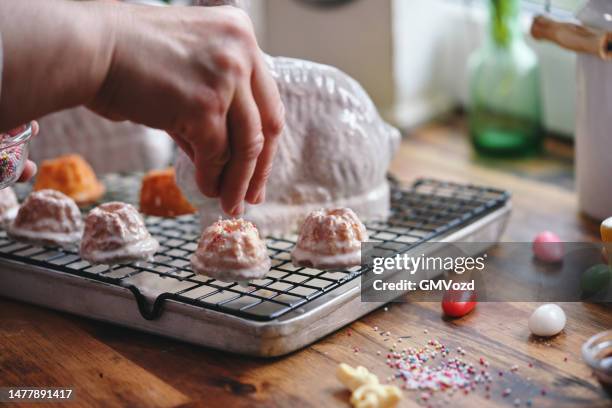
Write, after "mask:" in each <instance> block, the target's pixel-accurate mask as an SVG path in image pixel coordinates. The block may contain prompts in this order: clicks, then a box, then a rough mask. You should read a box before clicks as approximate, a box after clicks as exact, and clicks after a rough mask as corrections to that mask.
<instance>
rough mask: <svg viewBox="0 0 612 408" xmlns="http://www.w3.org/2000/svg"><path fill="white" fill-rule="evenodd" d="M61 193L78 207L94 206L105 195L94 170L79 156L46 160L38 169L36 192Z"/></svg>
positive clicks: (70, 155) (71, 155)
mask: <svg viewBox="0 0 612 408" xmlns="http://www.w3.org/2000/svg"><path fill="white" fill-rule="evenodd" d="M43 189H52V190H57V191H61V192H62V193H64V194H66V195H67V196H68V197H70V198H72V199H73V200H74V201H75V202H76V203H77V204H78V205H87V204H92V203H94V202H96V201H98V200H99V199H100V198H101V197H102V195H103V194H104V185H103V184H102V183H100V181H99V180H98V178H97V177H96V174H95V173H94V171H93V169H92V168H91V166H90V165H89V163H87V162H86V161H85V159H83V158H82V157H81V156H79V155H78V154H69V155H66V156H61V157H58V158H56V159H53V160H44V161H43V162H42V164H41V165H40V168H39V169H38V174H37V176H36V182H35V184H34V190H35V191H38V190H43Z"/></svg>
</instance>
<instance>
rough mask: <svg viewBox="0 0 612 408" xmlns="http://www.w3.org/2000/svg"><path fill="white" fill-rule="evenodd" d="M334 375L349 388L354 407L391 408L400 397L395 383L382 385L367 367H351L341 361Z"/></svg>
mask: <svg viewBox="0 0 612 408" xmlns="http://www.w3.org/2000/svg"><path fill="white" fill-rule="evenodd" d="M336 377H338V379H339V380H340V382H341V383H342V384H344V385H345V386H346V387H347V388H348V389H349V390H351V392H352V395H351V400H350V402H351V405H352V406H353V407H355V408H392V407H395V406H396V405H397V403H398V402H399V401H400V400H401V399H402V392H401V391H400V389H399V388H397V387H396V386H395V385H383V384H380V382H379V381H378V377H377V376H376V375H374V374H372V373H371V372H369V371H368V369H367V368H365V367H362V366H358V367H357V368H353V367H351V366H350V365H348V364H345V363H341V364H340V365H338V369H337V370H336Z"/></svg>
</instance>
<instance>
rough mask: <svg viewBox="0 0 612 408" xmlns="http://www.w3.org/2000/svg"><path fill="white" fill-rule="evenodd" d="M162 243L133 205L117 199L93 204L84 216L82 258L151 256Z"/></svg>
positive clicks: (112, 260) (118, 260)
mask: <svg viewBox="0 0 612 408" xmlns="http://www.w3.org/2000/svg"><path fill="white" fill-rule="evenodd" d="M158 248H159V243H158V242H157V240H156V239H155V238H153V237H152V236H151V234H150V233H149V231H148V230H147V227H146V225H145V223H144V220H143V219H142V216H141V215H140V213H139V212H138V210H136V208H134V206H132V205H130V204H126V203H121V202H117V201H113V202H109V203H104V204H101V205H99V206H98V207H96V208H94V209H93V210H91V211H90V212H89V214H87V217H86V218H85V231H84V232H83V239H82V240H81V258H83V259H85V260H86V261H88V262H91V263H93V264H107V265H112V264H117V263H126V262H133V261H141V260H149V259H150V258H152V257H153V255H154V254H155V252H157V249H158Z"/></svg>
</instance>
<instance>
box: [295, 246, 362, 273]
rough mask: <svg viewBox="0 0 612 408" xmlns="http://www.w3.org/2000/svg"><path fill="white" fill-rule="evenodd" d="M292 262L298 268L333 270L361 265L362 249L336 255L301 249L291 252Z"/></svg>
mask: <svg viewBox="0 0 612 408" xmlns="http://www.w3.org/2000/svg"><path fill="white" fill-rule="evenodd" d="M291 262H293V264H294V265H298V266H312V267H313V268H317V269H331V268H340V267H346V266H355V265H359V264H361V249H359V250H357V251H353V252H347V253H342V254H336V255H321V254H320V253H315V252H311V251H306V250H304V249H301V248H295V249H294V250H293V251H291Z"/></svg>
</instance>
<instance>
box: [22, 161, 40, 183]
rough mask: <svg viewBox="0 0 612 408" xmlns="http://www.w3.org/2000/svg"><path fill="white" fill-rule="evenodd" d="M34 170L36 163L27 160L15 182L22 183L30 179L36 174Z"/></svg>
mask: <svg viewBox="0 0 612 408" xmlns="http://www.w3.org/2000/svg"><path fill="white" fill-rule="evenodd" d="M36 170H37V167H36V163H34V162H33V161H31V160H28V161H27V162H26V164H25V166H24V167H23V171H22V172H21V175H20V176H19V179H18V180H17V182H18V183H22V182H25V181H28V180H30V179H31V178H32V177H34V175H35V174H36Z"/></svg>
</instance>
